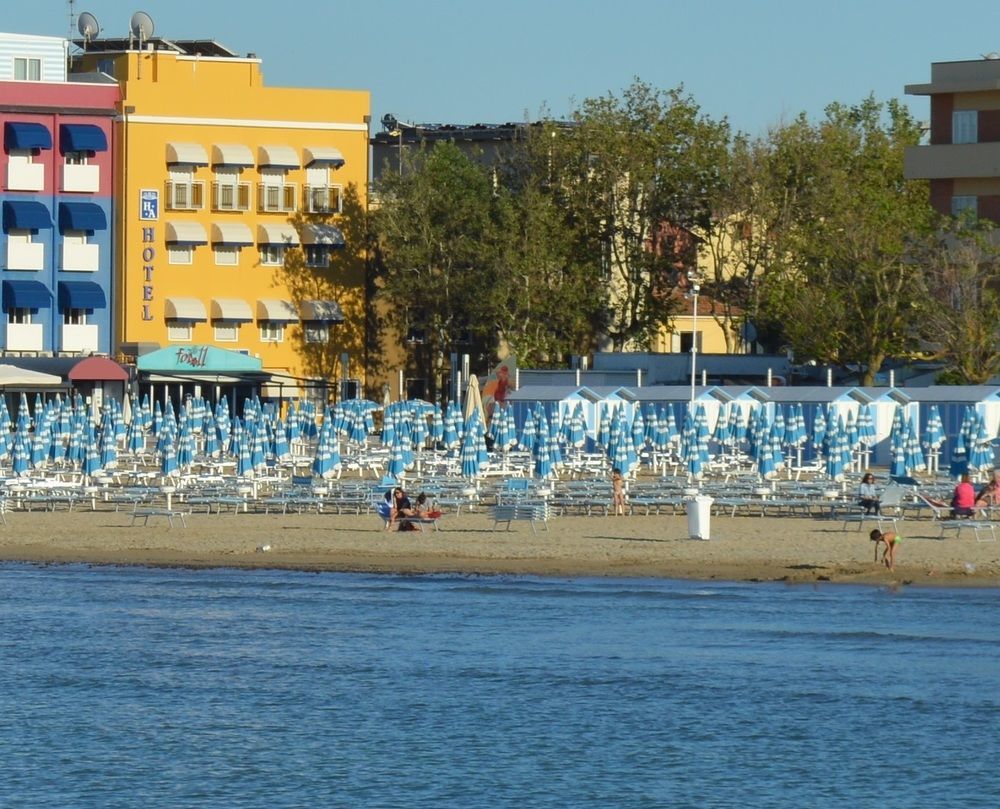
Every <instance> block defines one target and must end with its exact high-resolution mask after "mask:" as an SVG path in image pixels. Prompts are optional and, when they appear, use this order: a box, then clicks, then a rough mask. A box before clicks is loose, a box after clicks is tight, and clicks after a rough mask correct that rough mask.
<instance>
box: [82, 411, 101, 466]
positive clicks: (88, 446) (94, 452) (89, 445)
mask: <svg viewBox="0 0 1000 809" xmlns="http://www.w3.org/2000/svg"><path fill="white" fill-rule="evenodd" d="M84 448H85V454H84V456H83V470H82V471H83V474H84V475H86V476H88V477H90V476H92V475H96V474H97V473H98V472H100V471H101V452H100V449H99V448H98V446H97V431H96V429H95V428H94V425H93V424H91V423H89V422H88V423H87V424H86V426H85V427H84Z"/></svg>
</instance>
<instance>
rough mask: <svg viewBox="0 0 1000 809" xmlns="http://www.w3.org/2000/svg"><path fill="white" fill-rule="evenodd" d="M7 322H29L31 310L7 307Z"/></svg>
mask: <svg viewBox="0 0 1000 809" xmlns="http://www.w3.org/2000/svg"><path fill="white" fill-rule="evenodd" d="M7 322H8V323H20V324H26V323H31V310H30V309H17V308H14V309H8V310H7Z"/></svg>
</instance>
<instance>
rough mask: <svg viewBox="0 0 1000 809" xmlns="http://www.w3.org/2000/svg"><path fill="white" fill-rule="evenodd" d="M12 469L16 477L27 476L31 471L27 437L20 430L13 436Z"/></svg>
mask: <svg viewBox="0 0 1000 809" xmlns="http://www.w3.org/2000/svg"><path fill="white" fill-rule="evenodd" d="M13 456H14V458H13V461H12V468H13V471H14V474H15V475H17V476H19V477H20V476H22V475H27V474H28V471H29V470H30V469H31V446H30V445H29V444H28V439H27V436H25V435H24V434H23V433H22V432H21V431H20V430H18V432H16V433H15V434H14V451H13Z"/></svg>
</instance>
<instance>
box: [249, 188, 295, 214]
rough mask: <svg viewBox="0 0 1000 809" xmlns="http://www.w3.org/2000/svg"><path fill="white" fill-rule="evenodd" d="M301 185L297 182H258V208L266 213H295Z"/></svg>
mask: <svg viewBox="0 0 1000 809" xmlns="http://www.w3.org/2000/svg"><path fill="white" fill-rule="evenodd" d="M298 191H299V187H298V185H296V184H295V183H281V184H280V185H279V184H274V183H257V210H258V211H262V212H266V213H293V212H294V211H295V200H296V198H297V197H298Z"/></svg>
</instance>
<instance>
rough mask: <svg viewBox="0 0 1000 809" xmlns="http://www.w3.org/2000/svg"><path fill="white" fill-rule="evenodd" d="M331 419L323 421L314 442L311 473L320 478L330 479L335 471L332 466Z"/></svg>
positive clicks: (332, 429) (332, 436)
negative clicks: (314, 448)
mask: <svg viewBox="0 0 1000 809" xmlns="http://www.w3.org/2000/svg"><path fill="white" fill-rule="evenodd" d="M334 433H335V431H334V428H333V419H332V418H329V419H323V424H322V426H320V428H319V435H318V438H317V440H316V452H315V454H314V455H313V462H312V471H313V474H314V475H316V476H317V477H320V478H328V477H332V476H333V475H334V474H335V472H336V470H335V469H334V464H333V448H332V443H333V441H334Z"/></svg>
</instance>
